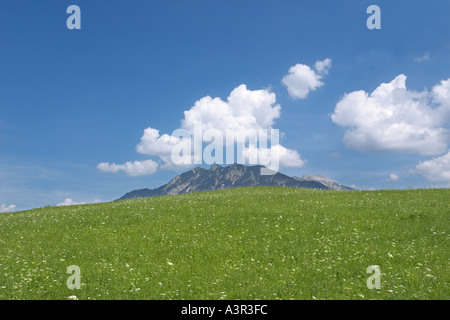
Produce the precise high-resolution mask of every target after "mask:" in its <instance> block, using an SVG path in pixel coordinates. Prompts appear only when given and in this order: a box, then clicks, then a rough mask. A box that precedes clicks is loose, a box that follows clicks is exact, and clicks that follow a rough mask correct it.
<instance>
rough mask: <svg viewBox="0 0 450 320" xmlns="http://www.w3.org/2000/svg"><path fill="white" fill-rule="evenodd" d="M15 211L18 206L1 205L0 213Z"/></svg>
mask: <svg viewBox="0 0 450 320" xmlns="http://www.w3.org/2000/svg"><path fill="white" fill-rule="evenodd" d="M14 209H16V205H15V204H10V205H6V204H2V205H0V213H5V212H12V211H14Z"/></svg>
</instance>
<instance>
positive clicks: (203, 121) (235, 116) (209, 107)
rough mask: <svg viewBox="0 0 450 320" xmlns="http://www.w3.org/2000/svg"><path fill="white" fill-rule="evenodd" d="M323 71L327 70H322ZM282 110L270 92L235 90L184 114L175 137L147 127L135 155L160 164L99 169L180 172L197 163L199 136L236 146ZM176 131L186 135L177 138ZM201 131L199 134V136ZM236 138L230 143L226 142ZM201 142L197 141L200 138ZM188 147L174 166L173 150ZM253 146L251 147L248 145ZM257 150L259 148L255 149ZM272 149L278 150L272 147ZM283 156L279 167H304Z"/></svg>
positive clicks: (289, 154)
mask: <svg viewBox="0 0 450 320" xmlns="http://www.w3.org/2000/svg"><path fill="white" fill-rule="evenodd" d="M319 68H320V69H321V70H325V69H326V68H327V66H326V63H325V65H321V66H319ZM280 111H281V106H280V105H279V104H277V102H276V95H275V93H273V92H270V91H269V90H267V89H260V90H249V89H248V88H247V86H246V85H245V84H241V85H239V86H238V87H236V88H235V89H233V90H232V91H231V93H230V95H229V96H228V97H227V99H226V100H223V99H221V98H219V97H216V98H212V97H210V96H205V97H203V98H201V99H199V100H197V101H196V102H195V103H194V105H193V106H192V107H191V108H190V109H188V110H186V111H184V118H183V119H182V120H181V128H180V129H177V130H176V131H174V132H173V133H172V135H168V134H160V132H159V130H157V129H155V128H152V127H148V128H146V129H145V130H144V133H143V135H142V137H141V140H140V142H139V143H138V145H137V146H136V151H137V152H138V153H141V154H145V155H149V156H157V157H158V158H159V159H158V161H159V162H156V161H153V160H146V161H134V162H127V163H125V164H114V163H113V164H110V163H106V162H104V163H100V164H98V165H97V169H98V170H99V171H102V172H119V171H123V172H125V173H126V174H128V175H130V176H137V175H145V174H153V173H154V172H156V170H157V169H158V168H161V169H175V170H176V169H180V168H185V167H188V166H190V165H191V164H192V163H194V161H193V160H194V152H193V148H191V145H193V144H194V143H195V141H194V138H196V135H198V134H200V139H201V142H200V143H203V142H209V140H207V139H206V138H205V136H203V133H205V132H207V131H208V130H209V132H215V133H217V135H220V136H221V137H222V138H223V140H224V141H221V142H222V143H223V142H225V143H226V144H230V143H231V144H234V143H235V142H236V140H237V139H238V138H239V137H250V136H252V135H254V134H255V132H257V131H258V130H269V129H272V126H273V125H274V123H275V120H276V119H277V118H279V117H280ZM177 131H182V132H183V133H184V135H186V136H183V135H180V136H177V134H175V133H176V132H177ZM198 131H200V133H199V132H198ZM230 132H231V133H232V134H233V139H232V140H231V141H229V140H227V139H226V138H227V137H228V136H229V135H228V134H229V133H230ZM197 138H198V137H197ZM180 146H185V147H187V149H189V150H192V153H189V154H183V155H182V157H181V158H182V159H181V160H180V161H179V162H174V161H173V157H172V150H173V149H174V148H175V147H177V148H178V149H179V148H180ZM249 146H250V143H249ZM252 147H257V146H254V145H253V146H252ZM273 147H276V146H275V145H273ZM276 148H277V150H278V151H279V154H280V159H279V160H280V161H279V162H280V164H281V165H284V166H301V165H303V163H304V162H303V160H302V159H301V156H300V155H299V154H298V152H297V151H295V150H290V149H287V148H285V147H282V146H278V147H276Z"/></svg>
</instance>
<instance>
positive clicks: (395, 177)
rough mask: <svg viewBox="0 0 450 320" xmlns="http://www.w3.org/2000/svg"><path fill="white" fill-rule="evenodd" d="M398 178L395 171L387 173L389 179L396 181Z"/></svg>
mask: <svg viewBox="0 0 450 320" xmlns="http://www.w3.org/2000/svg"><path fill="white" fill-rule="evenodd" d="M399 179H400V177H399V176H398V175H396V174H395V173H391V174H390V175H389V179H388V180H389V181H398V180H399Z"/></svg>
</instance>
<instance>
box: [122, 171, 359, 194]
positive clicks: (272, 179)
mask: <svg viewBox="0 0 450 320" xmlns="http://www.w3.org/2000/svg"><path fill="white" fill-rule="evenodd" d="M262 168H265V167H263V166H261V165H255V166H244V165H241V164H232V165H229V166H224V167H222V166H219V165H217V164H213V165H211V167H210V169H205V168H201V167H195V168H193V169H191V170H189V171H186V172H184V173H182V174H180V175H177V176H176V177H174V178H173V179H172V180H170V181H169V182H168V183H167V184H165V185H162V186H160V187H158V188H154V189H148V188H144V189H137V190H133V191H130V192H128V193H126V194H124V195H123V196H122V197H120V198H119V199H117V200H126V199H134V198H147V197H156V196H163V195H176V194H184V193H192V192H201V191H213V190H222V189H229V188H236V187H250V186H283V187H294V188H308V189H324V190H329V189H333V187H335V186H336V184H337V185H339V186H342V185H341V184H339V183H338V182H336V181H335V180H332V179H330V178H327V177H325V176H321V177H323V179H322V180H323V181H320V179H312V178H310V177H311V176H304V177H306V178H298V177H290V176H287V175H285V174H282V173H280V172H276V173H275V174H273V175H261V169H262ZM314 177H315V176H314ZM325 178H326V179H325ZM325 181H326V182H334V183H335V184H333V183H331V184H330V185H326V184H325ZM342 187H345V186H342ZM336 190H337V189H336ZM339 190H352V189H351V188H349V187H345V188H340V189H339Z"/></svg>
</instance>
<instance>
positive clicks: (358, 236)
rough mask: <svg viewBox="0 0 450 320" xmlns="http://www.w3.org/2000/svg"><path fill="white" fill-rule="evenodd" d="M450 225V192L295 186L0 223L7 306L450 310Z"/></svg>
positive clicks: (1, 279)
mask: <svg viewBox="0 0 450 320" xmlns="http://www.w3.org/2000/svg"><path fill="white" fill-rule="evenodd" d="M449 218H450V190H449V189H417V190H386V191H379V190H377V191H353V192H339V191H321V190H311V189H295V188H285V187H249V188H236V189H229V190H222V191H212V192H201V193H192V194H184V195H177V196H164V197H155V198H145V199H134V200H125V201H116V202H109V203H99V204H89V205H78V206H66V207H45V208H39V209H34V210H29V211H22V212H13V213H2V214H0V299H64V300H66V299H68V297H70V296H76V297H77V298H78V299H83V300H84V299H101V300H103V299H157V300H161V299H164V300H166V299H176V300H181V299H212V300H220V299H226V300H230V299H250V300H253V299H268V300H272V299H283V300H289V299H295V300H299V299H300V300H301V299H306V300H310V299H440V300H441V299H445V300H447V299H450V286H449V283H450V251H449V245H448V243H449V240H450V239H449V237H450V221H449ZM71 265H76V266H78V267H79V270H80V280H81V287H80V289H69V288H68V286H67V280H68V278H69V277H70V276H71V274H70V273H67V268H68V267H69V266H71ZM373 265H377V266H379V270H380V275H379V279H380V288H379V289H377V288H371V289H370V288H368V286H367V279H368V278H369V277H370V276H371V275H372V274H371V273H368V272H367V268H368V267H369V266H373Z"/></svg>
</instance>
